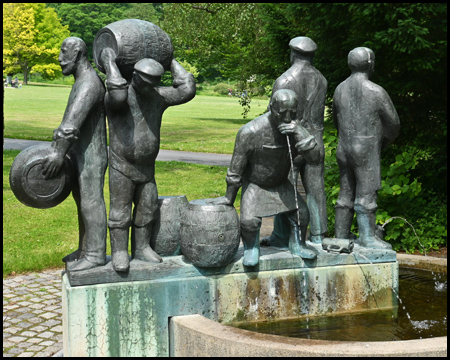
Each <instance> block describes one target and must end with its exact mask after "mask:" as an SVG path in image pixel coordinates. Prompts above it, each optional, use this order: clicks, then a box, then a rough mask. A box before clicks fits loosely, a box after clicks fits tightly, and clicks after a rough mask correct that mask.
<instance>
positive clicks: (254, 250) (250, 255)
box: [241, 228, 259, 266]
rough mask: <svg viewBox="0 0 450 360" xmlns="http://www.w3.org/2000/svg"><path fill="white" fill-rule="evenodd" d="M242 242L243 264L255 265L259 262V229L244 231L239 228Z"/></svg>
mask: <svg viewBox="0 0 450 360" xmlns="http://www.w3.org/2000/svg"><path fill="white" fill-rule="evenodd" d="M241 237H242V242H243V243H244V260H243V262H242V263H243V264H244V265H245V266H256V265H258V263H259V230H256V231H246V230H243V229H242V228H241Z"/></svg>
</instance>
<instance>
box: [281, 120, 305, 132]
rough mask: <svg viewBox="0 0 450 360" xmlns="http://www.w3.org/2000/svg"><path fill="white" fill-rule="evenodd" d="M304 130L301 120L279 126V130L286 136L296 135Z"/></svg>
mask: <svg viewBox="0 0 450 360" xmlns="http://www.w3.org/2000/svg"><path fill="white" fill-rule="evenodd" d="M299 128H302V126H301V125H300V121H299V120H292V121H291V122H289V123H285V122H283V123H281V124H280V125H278V130H279V131H280V132H281V133H282V134H284V135H290V134H296V133H297V132H298V131H299Z"/></svg>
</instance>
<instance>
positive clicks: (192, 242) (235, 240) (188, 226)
mask: <svg viewBox="0 0 450 360" xmlns="http://www.w3.org/2000/svg"><path fill="white" fill-rule="evenodd" d="M211 200H212V199H201V200H193V201H191V202H189V204H188V206H187V209H186V211H185V212H184V214H183V216H182V218H181V243H180V244H181V252H182V253H183V255H184V256H185V257H186V258H187V259H188V260H190V261H191V262H192V263H193V264H194V265H196V266H199V267H220V266H225V265H228V264H229V263H230V262H231V261H232V260H233V258H234V256H235V255H236V252H237V250H238V247H239V241H240V233H239V216H238V214H237V212H236V209H235V208H234V207H232V206H226V205H212V204H210V203H209V201H211Z"/></svg>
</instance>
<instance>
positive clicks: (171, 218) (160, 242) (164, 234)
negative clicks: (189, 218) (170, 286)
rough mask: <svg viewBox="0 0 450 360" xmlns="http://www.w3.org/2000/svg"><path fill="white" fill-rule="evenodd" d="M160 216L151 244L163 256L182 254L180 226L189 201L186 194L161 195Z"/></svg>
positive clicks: (159, 202)
mask: <svg viewBox="0 0 450 360" xmlns="http://www.w3.org/2000/svg"><path fill="white" fill-rule="evenodd" d="M158 205H159V213H160V215H159V218H158V220H156V222H155V225H154V226H153V229H152V236H151V238H150V246H151V248H152V249H153V250H155V252H156V253H157V254H159V255H161V256H174V255H179V254H180V237H181V236H180V228H181V216H182V215H183V213H184V211H185V209H186V207H187V205H188V201H187V199H186V196H184V195H181V196H159V197H158Z"/></svg>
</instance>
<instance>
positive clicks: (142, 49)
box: [93, 19, 173, 79]
mask: <svg viewBox="0 0 450 360" xmlns="http://www.w3.org/2000/svg"><path fill="white" fill-rule="evenodd" d="M105 48H111V49H112V50H113V51H114V52H115V53H116V56H117V58H116V64H117V66H118V67H119V70H120V72H121V74H122V76H124V77H125V78H126V79H130V78H131V75H132V73H133V70H134V65H135V64H136V63H137V62H138V61H139V60H142V59H145V58H150V59H153V60H156V61H158V62H159V63H160V64H161V65H162V66H163V67H164V69H165V70H166V71H167V70H170V64H171V63H172V59H173V46H172V41H171V39H170V37H169V35H167V34H166V33H165V32H164V31H163V30H162V29H161V28H160V27H159V26H157V25H155V24H153V23H151V22H148V21H144V20H138V19H126V20H120V21H116V22H113V23H111V24H109V25H107V26H105V27H104V28H102V29H100V30H99V32H98V33H97V35H96V36H95V39H94V46H93V55H94V62H95V65H96V66H97V68H98V69H99V70H100V71H101V72H102V73H105V69H104V68H103V66H102V65H101V64H99V57H100V53H101V52H102V50H103V49H105Z"/></svg>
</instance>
